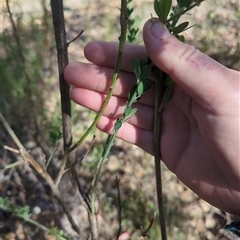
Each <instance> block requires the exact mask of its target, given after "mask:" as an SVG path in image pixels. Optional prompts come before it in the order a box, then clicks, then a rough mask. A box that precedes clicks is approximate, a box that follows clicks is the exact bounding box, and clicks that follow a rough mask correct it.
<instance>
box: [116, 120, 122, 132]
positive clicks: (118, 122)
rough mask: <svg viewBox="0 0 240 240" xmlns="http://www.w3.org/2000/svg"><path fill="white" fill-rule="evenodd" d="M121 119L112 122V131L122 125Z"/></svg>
mask: <svg viewBox="0 0 240 240" xmlns="http://www.w3.org/2000/svg"><path fill="white" fill-rule="evenodd" d="M122 124H123V123H122V120H119V119H118V120H117V121H116V122H115V124H114V131H118V130H119V129H120V128H121V127H122Z"/></svg>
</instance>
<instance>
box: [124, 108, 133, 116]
mask: <svg viewBox="0 0 240 240" xmlns="http://www.w3.org/2000/svg"><path fill="white" fill-rule="evenodd" d="M131 111H132V109H131V107H125V109H124V116H125V117H127V116H128V115H129V114H130V113H131Z"/></svg>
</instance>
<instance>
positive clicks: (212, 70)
mask: <svg viewBox="0 0 240 240" xmlns="http://www.w3.org/2000/svg"><path fill="white" fill-rule="evenodd" d="M143 39H144V43H145V46H146V50H147V53H148V55H149V57H150V59H151V60H152V62H153V63H154V64H155V65H156V66H157V67H158V68H160V69H161V70H163V71H164V72H166V73H167V74H169V75H170V76H171V78H172V79H173V80H174V81H175V83H176V84H177V85H178V86H179V87H181V88H182V89H183V90H184V91H186V92H187V93H188V94H189V95H190V96H191V97H193V98H194V99H195V100H196V101H197V102H199V103H203V101H204V102H205V103H207V104H209V103H213V102H212V101H213V100H214V99H215V98H216V94H219V91H221V90H223V91H226V74H225V73H226V72H230V71H231V70H229V69H227V68H226V67H224V66H222V65H221V64H219V63H218V62H216V61H214V60H213V59H211V58H210V57H208V56H206V55H204V54H203V53H201V52H200V51H198V50H197V49H195V48H194V47H193V46H190V45H188V44H185V43H182V42H181V41H179V40H178V39H177V38H176V37H174V36H173V35H171V34H170V33H169V31H168V30H167V29H166V28H165V26H164V25H163V24H162V23H161V22H159V21H158V20H157V19H154V18H152V19H150V20H148V21H147V22H146V24H145V25H144V29H143ZM229 74H231V72H230V73H229Z"/></svg>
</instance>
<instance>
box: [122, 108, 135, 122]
mask: <svg viewBox="0 0 240 240" xmlns="http://www.w3.org/2000/svg"><path fill="white" fill-rule="evenodd" d="M137 110H138V109H137V108H133V109H131V112H130V113H129V115H128V116H127V117H126V118H125V119H124V120H125V121H126V120H127V119H129V118H131V117H132V116H133V115H135V113H136V112H137Z"/></svg>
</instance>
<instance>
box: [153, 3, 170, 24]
mask: <svg viewBox="0 0 240 240" xmlns="http://www.w3.org/2000/svg"><path fill="white" fill-rule="evenodd" d="M171 6H172V0H154V10H155V12H156V14H157V15H158V17H159V19H160V20H161V22H162V23H165V22H166V20H167V17H168V14H169V12H170V10H171Z"/></svg>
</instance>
